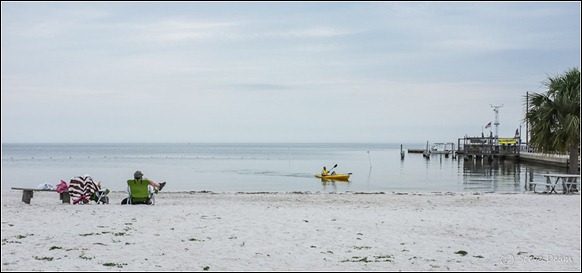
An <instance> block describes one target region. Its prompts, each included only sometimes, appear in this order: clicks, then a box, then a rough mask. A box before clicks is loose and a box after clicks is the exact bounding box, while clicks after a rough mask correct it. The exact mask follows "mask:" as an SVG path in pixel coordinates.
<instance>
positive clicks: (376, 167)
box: [2, 143, 565, 192]
mask: <svg viewBox="0 0 582 273" xmlns="http://www.w3.org/2000/svg"><path fill="white" fill-rule="evenodd" d="M425 145H426V144H404V150H405V151H406V149H409V148H410V149H413V148H423V147H424V146H425ZM335 164H337V165H338V166H337V168H336V169H335V171H336V172H338V173H348V172H350V173H352V176H351V177H350V180H349V182H341V181H338V182H322V181H321V180H320V179H317V178H315V177H314V174H315V173H319V172H321V169H322V167H323V166H327V168H328V169H329V168H331V167H333V165H335ZM136 170H141V171H142V172H143V173H144V175H145V177H147V178H150V179H152V180H154V181H157V182H163V181H166V182H167V186H166V188H164V191H203V190H205V191H215V192H239V191H243V192H247V191H274V192H289V191H310V192H318V191H319V192H345V191H361V192H379V191H383V192H448V191H451V192H464V191H467V192H523V191H525V183H526V181H536V182H541V181H544V180H543V179H544V177H543V176H541V174H542V173H548V172H564V171H565V169H561V168H556V167H549V166H543V165H531V164H525V163H515V162H514V161H512V160H505V161H494V162H492V163H487V162H473V161H464V160H463V159H462V157H459V158H458V159H452V158H450V157H449V158H446V157H445V156H443V155H432V156H431V158H430V160H427V159H425V158H423V157H422V155H421V154H409V153H407V154H406V156H405V159H404V160H401V159H400V144H188V143H184V144H2V190H7V189H9V188H10V187H15V186H17V187H36V186H37V185H39V184H42V183H50V184H57V183H58V182H59V181H60V180H61V179H62V180H65V181H67V182H68V181H69V180H70V178H71V177H73V176H76V175H82V174H90V175H91V176H92V177H93V179H94V180H96V181H102V183H103V185H104V186H106V187H107V188H109V189H112V190H125V188H126V184H125V181H126V180H127V179H131V178H132V177H133V173H134V172H135V171H136Z"/></svg>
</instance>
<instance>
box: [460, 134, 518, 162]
mask: <svg viewBox="0 0 582 273" xmlns="http://www.w3.org/2000/svg"><path fill="white" fill-rule="evenodd" d="M458 147H459V150H458V151H457V152H458V153H459V154H462V155H463V157H464V159H465V160H472V159H476V160H480V159H487V160H493V159H505V158H512V159H514V158H519V150H520V149H519V139H518V138H499V139H496V138H494V137H464V138H459V140H458Z"/></svg>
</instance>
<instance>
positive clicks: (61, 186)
mask: <svg viewBox="0 0 582 273" xmlns="http://www.w3.org/2000/svg"><path fill="white" fill-rule="evenodd" d="M56 190H57V192H58V193H63V192H66V191H68V190H69V185H68V184H67V182H65V181H63V180H61V183H60V184H58V185H57V189H56Z"/></svg>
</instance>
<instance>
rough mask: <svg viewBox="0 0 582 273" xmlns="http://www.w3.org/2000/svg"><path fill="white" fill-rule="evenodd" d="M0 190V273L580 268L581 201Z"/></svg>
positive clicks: (573, 197) (448, 195)
mask: <svg viewBox="0 0 582 273" xmlns="http://www.w3.org/2000/svg"><path fill="white" fill-rule="evenodd" d="M125 195H126V194H125V193H122V192H113V193H111V194H110V197H111V200H112V204H110V205H69V204H61V203H60V201H59V200H58V199H59V198H58V196H57V194H55V193H43V192H41V193H35V195H34V198H33V199H32V202H31V204H30V205H27V204H25V203H23V202H21V200H20V199H21V192H20V191H12V190H10V191H4V192H3V193H2V271H37V270H46V271H186V270H187V271H204V270H208V271H289V270H292V271H369V270H371V271H396V270H404V271H412V270H420V271H445V270H459V271H469V270H471V271H474V270H495V271H580V270H581V267H580V242H581V238H580V230H581V228H580V195H543V194H498V193H497V194H494V193H487V194H473V193H405V194H404V193H386V194H357V193H343V194H324V193H255V194H248V193H247V194H242V193H200V192H192V193H188V192H161V193H160V194H159V195H158V197H157V204H156V205H155V206H147V205H134V206H129V205H125V206H122V205H120V204H119V203H120V201H121V200H122V199H123V198H124V197H125Z"/></svg>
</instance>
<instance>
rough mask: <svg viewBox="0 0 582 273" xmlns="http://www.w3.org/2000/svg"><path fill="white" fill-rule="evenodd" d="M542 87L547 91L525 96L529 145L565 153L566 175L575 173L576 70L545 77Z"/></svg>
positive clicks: (577, 138) (577, 126)
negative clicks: (566, 162)
mask: <svg viewBox="0 0 582 273" xmlns="http://www.w3.org/2000/svg"><path fill="white" fill-rule="evenodd" d="M542 84H543V85H544V86H545V87H547V88H548V90H547V92H544V93H533V94H531V95H529V96H528V97H526V102H527V105H528V106H529V107H528V108H529V109H527V111H526V115H525V122H528V123H529V125H530V128H531V139H530V143H531V144H532V145H533V146H534V147H536V148H537V149H539V150H541V152H543V153H550V152H561V153H568V154H569V155H570V159H569V161H568V162H569V166H568V173H571V174H578V151H579V149H580V70H579V69H578V68H572V69H570V70H568V71H567V72H565V73H564V74H562V75H557V76H555V77H551V76H548V78H547V80H546V81H544V82H542Z"/></svg>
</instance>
